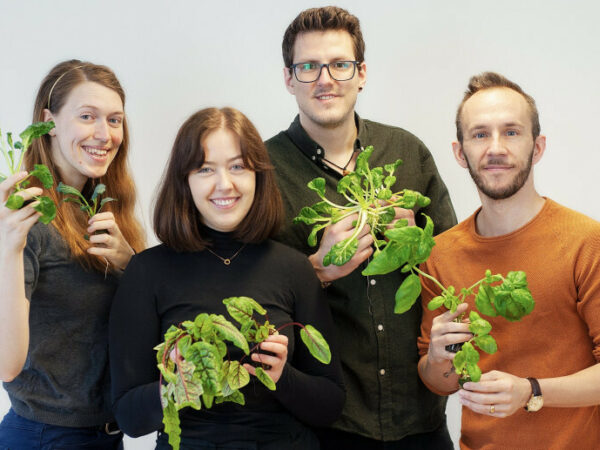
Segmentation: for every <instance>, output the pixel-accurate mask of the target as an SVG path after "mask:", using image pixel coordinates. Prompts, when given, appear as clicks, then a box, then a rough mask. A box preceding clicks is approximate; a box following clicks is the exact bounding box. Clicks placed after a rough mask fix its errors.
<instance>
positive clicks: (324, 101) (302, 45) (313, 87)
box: [283, 30, 367, 129]
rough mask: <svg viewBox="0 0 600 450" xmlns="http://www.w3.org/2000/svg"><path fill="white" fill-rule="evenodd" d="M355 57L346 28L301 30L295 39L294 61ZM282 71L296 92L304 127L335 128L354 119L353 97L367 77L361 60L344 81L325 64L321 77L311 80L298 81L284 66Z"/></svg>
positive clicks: (354, 102)
mask: <svg viewBox="0 0 600 450" xmlns="http://www.w3.org/2000/svg"><path fill="white" fill-rule="evenodd" d="M355 59H356V56H355V55H354V45H353V43H352V37H351V36H350V34H349V33H348V32H347V31H343V30H329V31H309V32H305V33H300V34H299V35H298V36H297V37H296V42H295V43H294V64H296V63H300V62H315V63H319V64H323V63H330V62H333V61H353V60H355ZM358 69H360V70H358ZM283 73H284V77H285V84H286V87H287V89H288V91H289V92H290V93H291V94H293V95H295V96H296V102H297V103H298V108H299V110H300V122H301V123H302V125H303V126H304V127H305V128H308V129H310V128H311V127H321V128H336V127H338V126H340V125H342V124H344V123H346V122H348V121H354V105H355V104H356V97H357V95H358V92H359V88H362V87H363V86H364V84H365V82H366V77H367V72H366V66H365V64H364V63H362V64H360V65H359V66H358V67H357V68H356V73H355V74H354V77H353V78H352V79H350V80H346V81H336V80H334V79H332V78H331V77H330V76H329V73H328V72H327V68H325V67H324V68H323V70H321V75H320V77H319V78H318V79H317V80H316V81H314V82H312V83H300V82H299V81H298V80H297V79H296V77H295V76H294V73H293V71H292V73H290V70H289V69H288V68H284V70H283Z"/></svg>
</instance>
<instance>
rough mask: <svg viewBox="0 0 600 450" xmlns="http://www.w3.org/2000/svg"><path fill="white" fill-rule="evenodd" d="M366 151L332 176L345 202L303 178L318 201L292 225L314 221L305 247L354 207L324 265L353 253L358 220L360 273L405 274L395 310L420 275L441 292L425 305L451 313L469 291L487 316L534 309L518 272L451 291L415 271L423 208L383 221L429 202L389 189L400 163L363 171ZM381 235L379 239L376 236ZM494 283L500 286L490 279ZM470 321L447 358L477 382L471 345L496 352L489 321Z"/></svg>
mask: <svg viewBox="0 0 600 450" xmlns="http://www.w3.org/2000/svg"><path fill="white" fill-rule="evenodd" d="M372 151H373V148H372V147H367V149H366V150H365V152H363V153H362V154H361V155H359V156H358V158H357V161H356V169H355V171H354V172H353V173H350V174H349V175H346V176H345V177H343V178H342V179H340V181H339V182H338V185H337V191H338V192H339V193H340V194H342V195H344V197H345V198H346V199H347V200H348V202H349V203H348V204H346V205H344V206H340V205H337V204H335V203H333V202H331V201H330V200H328V199H327V198H325V180H324V179H322V178H315V179H314V180H312V181H311V182H310V183H308V187H309V188H310V189H312V190H313V191H316V192H317V194H318V195H319V197H321V199H322V201H321V202H319V203H316V204H314V205H312V206H311V207H304V208H302V210H301V211H300V214H299V215H298V217H296V218H295V219H294V223H305V224H307V225H313V229H312V231H311V233H310V235H309V236H308V243H309V245H311V246H315V245H316V244H317V233H318V232H319V230H321V229H323V228H325V227H327V226H329V225H331V224H332V223H336V222H338V221H339V220H341V219H343V218H345V217H347V216H349V215H351V214H354V213H357V212H358V214H359V219H358V221H357V223H356V229H355V232H354V234H353V235H352V236H351V237H350V238H348V239H345V240H343V241H341V242H338V243H336V244H335V245H333V246H332V248H331V250H330V252H329V253H327V255H326V256H325V258H324V259H323V265H325V266H326V265H329V264H330V263H333V264H336V265H343V264H345V263H346V262H348V261H349V260H350V259H351V258H352V256H353V255H354V253H356V249H357V246H358V240H357V239H356V236H358V234H359V232H360V230H361V229H362V227H363V226H364V225H365V224H369V225H370V226H371V233H372V235H373V240H374V243H375V251H374V252H373V258H372V259H371V261H370V262H369V264H368V265H367V267H366V268H365V269H364V270H363V271H362V274H363V275H365V276H372V275H385V274H387V273H390V272H393V271H395V270H400V271H401V272H402V273H407V274H408V275H407V276H406V277H405V278H404V280H403V281H402V283H401V284H400V286H399V287H398V290H397V291H396V295H395V306H394V312H395V313H396V314H402V313H404V312H406V311H408V310H409V309H410V308H411V307H412V306H413V305H414V303H415V302H416V301H417V299H418V298H419V295H420V294H421V280H420V278H419V275H421V276H422V277H424V278H428V279H430V280H432V281H433V282H434V283H435V284H436V285H437V286H438V287H439V288H440V289H441V295H439V296H437V297H435V298H434V299H433V300H431V302H430V303H429V305H428V308H429V309H431V310H433V309H437V308H439V307H441V306H445V307H446V308H448V309H450V310H451V311H456V307H457V306H458V305H459V304H460V303H462V302H464V301H465V300H466V298H467V297H468V296H470V295H475V304H476V306H477V308H478V309H479V311H480V312H481V313H482V314H485V315H488V316H491V317H495V316H497V315H500V316H502V317H504V318H506V319H507V320H509V321H517V320H520V319H521V318H522V317H523V316H525V315H526V314H529V313H530V312H531V311H532V310H533V307H534V301H533V297H532V296H531V292H530V291H529V289H528V288H527V279H526V276H525V273H524V272H509V273H508V275H507V276H506V278H504V277H503V276H502V275H492V274H491V272H490V271H489V270H488V271H487V272H486V276H485V278H483V279H481V280H479V281H478V282H477V283H475V284H473V285H472V286H471V287H469V288H463V289H461V291H460V294H458V295H455V288H454V287H453V286H450V287H448V288H445V287H444V286H442V284H441V283H440V282H439V281H438V280H436V279H435V278H434V277H432V276H431V275H429V274H427V273H425V272H423V271H422V270H420V269H419V267H418V265H419V264H421V263H424V262H425V261H427V258H429V255H430V254H431V250H432V249H433V246H434V245H435V241H434V239H433V229H434V224H433V221H432V220H431V218H430V217H428V216H427V215H425V214H423V216H424V217H425V220H426V223H425V227H424V228H422V229H421V228H420V227H417V226H408V225H407V221H406V220H398V221H396V222H395V223H394V224H393V226H391V227H390V226H389V224H390V223H391V222H392V221H393V220H394V217H395V214H394V209H393V207H401V208H413V207H415V206H418V207H423V206H427V205H428V204H429V199H428V198H427V197H425V196H423V195H421V194H420V193H418V192H414V191H409V190H404V191H400V192H398V193H392V191H391V187H392V186H393V184H394V183H395V181H396V177H394V176H393V172H394V170H395V169H396V167H398V166H399V165H400V164H401V161H400V160H398V161H396V162H395V163H394V164H386V165H385V166H384V168H381V167H375V168H373V169H370V168H369V164H368V159H369V157H370V156H371V153H372ZM384 170H385V171H386V172H387V173H388V175H387V176H384ZM381 235H383V236H384V237H385V239H381ZM499 282H501V284H497V283H499ZM476 289H477V292H475V290H476ZM462 319H463V315H461V316H459V317H457V318H456V321H457V322H461V321H462ZM469 320H470V325H469V329H470V331H471V333H473V335H474V336H473V338H472V339H470V340H469V341H468V342H465V343H464V345H462V350H460V351H458V352H457V354H456V356H455V358H454V367H455V370H456V372H457V373H458V374H459V375H461V385H462V383H463V382H464V381H467V380H468V379H469V378H470V379H472V380H473V381H478V380H479V378H480V377H481V370H480V369H479V367H478V366H477V362H478V361H479V353H478V352H477V350H476V349H475V348H474V346H473V344H474V345H476V346H477V347H479V348H480V349H481V350H483V351H485V352H487V353H495V352H496V350H497V345H496V341H495V340H494V338H493V337H492V336H490V335H489V332H490V331H491V329H492V326H491V325H490V323H489V322H488V321H487V320H485V319H483V318H481V316H480V315H479V314H478V313H477V312H475V311H471V312H470V313H469Z"/></svg>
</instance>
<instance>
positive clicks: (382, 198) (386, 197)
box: [294, 146, 430, 266]
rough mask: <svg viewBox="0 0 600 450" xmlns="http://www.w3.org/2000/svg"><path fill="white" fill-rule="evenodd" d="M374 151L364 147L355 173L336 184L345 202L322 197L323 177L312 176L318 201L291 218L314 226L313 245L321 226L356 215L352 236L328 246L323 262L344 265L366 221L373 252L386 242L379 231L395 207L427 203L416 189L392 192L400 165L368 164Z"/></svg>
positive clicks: (311, 239) (315, 242) (353, 250)
mask: <svg viewBox="0 0 600 450" xmlns="http://www.w3.org/2000/svg"><path fill="white" fill-rule="evenodd" d="M372 153H373V147H372V146H369V147H367V148H366V149H365V150H364V151H363V152H362V153H360V154H359V155H358V157H357V158H356V167H355V169H354V172H352V173H350V174H348V175H346V176H344V177H343V178H342V179H341V180H340V181H339V182H338V185H337V192H338V193H339V194H341V195H343V196H344V198H345V199H346V200H347V201H348V203H346V204H345V205H338V204H337V203H334V202H332V201H331V200H329V199H327V198H326V197H325V180H324V179H323V178H315V179H314V180H312V181H311V182H310V183H308V187H309V188H310V189H312V190H313V191H315V192H316V193H317V194H318V195H319V197H321V201H320V202H318V203H316V204H314V205H312V206H307V207H304V208H302V210H301V211H300V214H299V215H298V216H297V217H296V218H294V223H304V224H306V225H313V228H312V231H311V232H310V234H309V236H308V244H309V245H310V246H311V247H314V246H315V245H316V244H317V233H318V232H319V231H320V230H322V229H323V228H325V227H327V226H329V225H331V224H334V223H336V222H339V221H340V220H342V219H344V218H346V217H348V216H351V215H353V214H358V219H357V220H356V223H355V228H354V232H353V233H352V235H351V236H350V237H349V238H347V239H344V240H343V241H341V242H338V243H336V244H335V245H333V246H332V247H331V250H330V251H329V252H328V253H327V254H326V255H325V257H324V258H323V265H324V266H328V265H329V264H335V265H336V266H341V265H344V264H346V263H347V262H348V261H350V259H351V258H352V256H354V254H355V253H356V250H357V248H358V239H357V237H358V235H359V234H360V231H361V230H362V228H363V227H364V225H366V224H368V225H369V226H370V227H371V234H372V236H373V240H374V242H375V248H376V251H379V250H381V249H384V248H385V247H386V246H387V245H388V243H387V241H385V240H383V239H381V234H382V233H383V231H384V230H385V229H386V225H387V224H389V223H391V222H392V221H393V220H394V217H395V215H396V212H395V210H394V208H395V207H399V208H406V209H411V208H414V207H415V206H417V207H423V206H427V205H428V204H429V202H430V200H429V198H427V197H425V196H423V195H421V194H420V193H418V192H416V191H411V190H408V189H404V190H402V191H399V192H393V191H392V186H393V185H394V184H395V183H396V177H395V176H394V171H395V170H396V168H397V167H398V166H399V165H400V164H402V160H397V161H396V162H395V163H393V164H386V165H385V166H384V167H375V168H373V169H371V168H370V167H369V158H370V156H371V154H372ZM400 225H406V221H399V226H400Z"/></svg>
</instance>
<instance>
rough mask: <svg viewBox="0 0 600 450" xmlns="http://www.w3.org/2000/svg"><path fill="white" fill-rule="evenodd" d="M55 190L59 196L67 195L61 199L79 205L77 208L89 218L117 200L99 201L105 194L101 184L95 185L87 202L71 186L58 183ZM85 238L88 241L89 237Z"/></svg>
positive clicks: (104, 188) (110, 198)
mask: <svg viewBox="0 0 600 450" xmlns="http://www.w3.org/2000/svg"><path fill="white" fill-rule="evenodd" d="M56 190H57V191H58V192H60V193H61V194H65V195H68V197H65V198H64V199H63V201H65V202H73V203H77V204H78V205H79V208H80V209H81V210H82V211H83V212H85V213H86V214H87V215H88V216H89V217H90V218H92V217H94V216H95V215H96V214H98V213H99V212H100V211H102V207H103V206H104V205H105V204H107V203H108V202H114V201H116V200H117V199H115V198H112V197H105V198H103V199H100V196H101V195H102V194H104V193H105V192H106V186H105V185H104V184H102V183H100V184H98V185H96V188H95V189H94V192H93V193H92V197H91V198H90V201H89V202H88V201H87V200H86V198H85V197H84V196H83V194H82V193H81V192H79V190H78V189H76V188H74V187H73V186H69V185H67V184H64V183H62V182H60V183H58V187H57V188H56ZM98 200H100V201H98ZM85 238H86V239H89V236H88V235H85Z"/></svg>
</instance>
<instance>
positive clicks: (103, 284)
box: [4, 223, 117, 427]
mask: <svg viewBox="0 0 600 450" xmlns="http://www.w3.org/2000/svg"><path fill="white" fill-rule="evenodd" d="M24 260H25V293H26V296H27V298H28V299H29V300H30V301H31V308H30V313H29V327H30V332H29V333H30V335H29V351H28V354H27V360H26V362H25V367H24V368H23V371H22V372H21V373H20V374H19V375H18V376H17V378H15V379H14V380H13V381H12V382H10V383H4V387H5V389H6V390H7V391H8V395H9V397H10V401H11V404H12V407H13V409H14V410H15V412H16V413H17V414H19V415H20V416H23V417H25V418H27V419H30V420H35V421H38V422H43V423H47V424H52V425H60V426H68V427H87V426H95V425H101V424H103V423H105V422H109V421H111V420H113V419H112V413H111V411H110V384H109V381H110V380H109V370H108V315H109V311H110V305H111V302H112V298H113V295H114V292H115V290H116V287H117V280H116V279H115V278H114V277H113V276H111V275H110V274H109V275H108V276H107V278H106V279H105V278H104V273H98V272H95V271H89V272H88V271H86V270H84V269H83V267H81V265H79V264H78V263H76V262H75V261H73V260H72V259H71V258H70V256H69V249H68V248H67V246H66V244H65V242H64V241H63V239H62V237H61V236H60V234H59V233H58V231H57V230H56V229H55V228H54V227H53V226H52V225H48V226H47V225H42V224H40V223H37V224H36V225H35V226H34V227H33V228H32V229H31V231H30V232H29V235H28V237H27V246H26V248H25V253H24Z"/></svg>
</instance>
